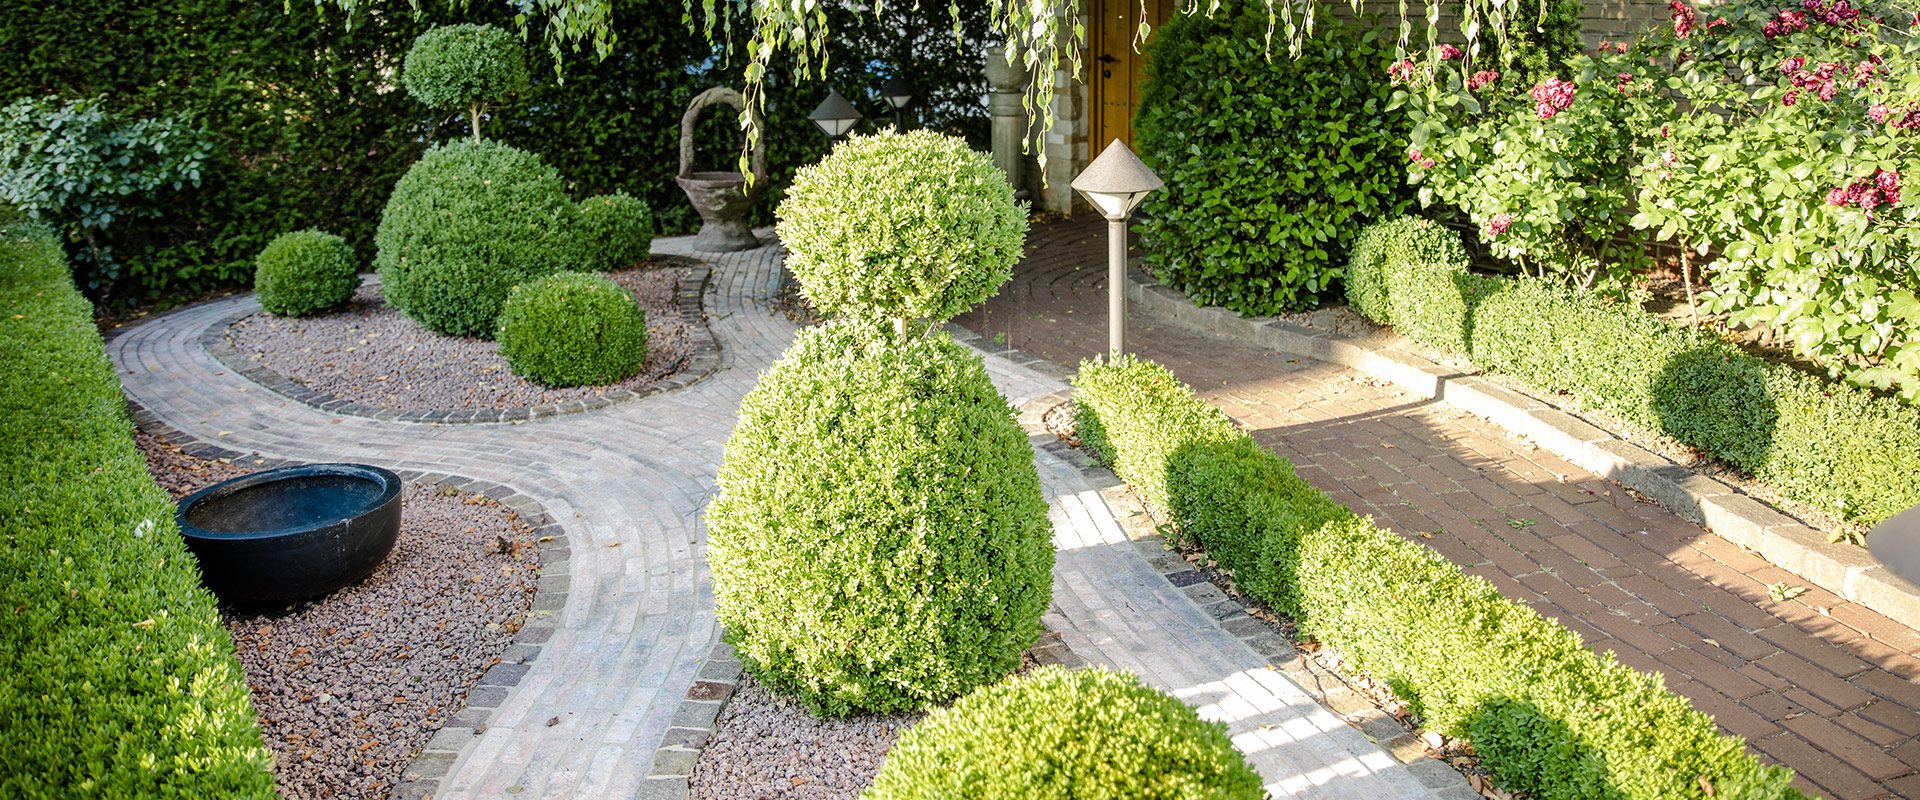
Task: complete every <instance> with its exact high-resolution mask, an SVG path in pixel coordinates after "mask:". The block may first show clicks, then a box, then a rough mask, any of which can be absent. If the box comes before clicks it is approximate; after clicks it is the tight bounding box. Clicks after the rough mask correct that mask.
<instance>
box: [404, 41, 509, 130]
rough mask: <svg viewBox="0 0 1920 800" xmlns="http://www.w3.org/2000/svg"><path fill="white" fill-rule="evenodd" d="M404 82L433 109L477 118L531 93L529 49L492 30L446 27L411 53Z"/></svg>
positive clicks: (414, 43)
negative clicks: (510, 99)
mask: <svg viewBox="0 0 1920 800" xmlns="http://www.w3.org/2000/svg"><path fill="white" fill-rule="evenodd" d="M400 83H401V85H403V86H405V87H407V93H408V94H410V95H413V99H415V100H418V101H420V102H421V103H424V104H426V105H427V106H428V107H431V108H437V109H441V110H445V111H468V112H471V113H478V110H479V108H480V107H483V106H486V105H489V104H491V103H497V102H500V101H501V100H505V99H506V98H507V97H509V96H511V95H516V94H519V93H521V92H524V91H526V90H527V83H528V72H527V53H526V48H525V46H523V45H522V44H521V43H520V37H518V36H515V35H513V34H511V33H508V32H506V31H505V30H502V29H500V28H497V27H494V26H492V25H473V24H466V25H442V26H440V27H437V28H433V29H431V30H429V31H427V32H426V33H423V34H420V36H419V37H418V38H415V39H414V40H413V46H412V47H409V48H407V60H406V65H405V66H404V67H402V68H401V70H400ZM474 130H475V131H478V130H479V128H478V127H477V123H476V127H475V128H474Z"/></svg>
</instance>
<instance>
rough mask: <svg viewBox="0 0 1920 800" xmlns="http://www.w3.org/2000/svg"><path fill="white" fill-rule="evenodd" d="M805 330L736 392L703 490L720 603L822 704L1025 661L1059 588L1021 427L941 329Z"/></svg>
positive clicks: (749, 640)
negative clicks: (735, 419)
mask: <svg viewBox="0 0 1920 800" xmlns="http://www.w3.org/2000/svg"><path fill="white" fill-rule="evenodd" d="M890 336H891V332H890V331H886V330H885V329H883V328H882V327H880V326H879V325H878V324H875V323H866V322H860V321H852V320H847V321H841V322H838V323H835V324H832V325H829V326H826V327H823V328H813V329H809V330H805V331H802V332H801V333H800V334H799V335H798V336H797V337H796V340H795V342H794V345H793V347H792V349H790V350H788V351H787V353H786V355H785V356H783V357H782V358H781V359H780V360H779V361H778V362H776V363H774V365H773V366H772V367H770V368H769V369H768V370H767V372H766V373H765V374H764V375H763V376H762V378H761V379H760V383H759V385H758V386H756V387H755V388H754V389H753V391H751V392H749V393H748V394H747V396H746V398H745V399H744V400H743V401H742V402H741V406H740V412H739V413H740V421H739V423H738V425H736V426H735V428H734V430H733V436H732V437H731V438H730V439H728V440H727V447H726V458H725V460H724V461H723V462H722V464H721V467H720V474H719V479H718V484H719V493H718V495H717V496H716V497H715V498H714V500H713V503H712V504H711V505H710V506H708V508H707V515H706V522H707V560H708V563H709V564H710V565H711V567H712V570H713V583H714V601H715V608H716V613H717V615H718V617H719V619H720V622H721V624H722V625H724V626H725V628H726V638H727V641H728V642H730V643H732V644H733V646H734V649H735V652H737V653H738V654H739V656H740V660H741V661H742V662H743V663H744V665H745V667H746V669H747V670H748V671H749V672H750V673H752V674H753V675H754V676H755V677H757V678H759V679H760V680H761V681H762V682H763V683H765V684H767V685H768V686H769V687H770V688H772V689H774V690H775V691H779V692H783V693H786V694H789V695H793V696H796V697H798V698H799V699H800V700H801V701H802V702H804V703H806V704H807V706H808V707H810V708H812V709H813V710H814V712H815V713H819V714H823V715H827V716H843V715H846V714H848V713H852V712H856V711H873V712H893V711H902V710H907V709H917V708H923V707H925V706H928V705H930V704H934V703H941V702H945V701H947V700H951V699H952V698H954V697H958V696H959V695H961V694H964V693H966V692H967V691H968V690H971V689H973V688H974V687H976V686H980V685H982V684H986V683H991V682H993V681H996V680H998V679H1000V678H1001V677H1002V676H1004V675H1006V674H1007V673H1008V672H1010V671H1012V670H1013V669H1014V668H1015V667H1017V666H1018V665H1019V663H1020V654H1021V652H1022V651H1024V650H1025V649H1026V648H1027V647H1028V646H1030V645H1032V644H1033V642H1034V639H1035V638H1036V637H1038V636H1039V634H1040V615H1041V613H1043V612H1044V611H1045V610H1046V608H1047V604H1048V602H1049V601H1050V600H1051V598H1052V596H1053V590H1052V587H1053V577H1052V572H1053V540H1052V528H1051V525H1050V524H1049V522H1048V520H1047V504H1046V501H1045V500H1044V499H1042V497H1041V494H1040V483H1039V477H1038V475H1037V473H1036V472H1035V471H1034V467H1033V453H1032V450H1031V449H1030V448H1029V446H1028V444H1027V435H1026V433H1025V432H1023V431H1022V430H1021V429H1020V426H1019V425H1018V424H1017V423H1016V422H1015V421H1014V412H1013V409H1012V408H1010V407H1009V406H1008V405H1007V401H1006V399H1005V398H1003V397H1001V396H1000V393H999V392H998V391H997V390H996V389H995V388H994V386H993V383H992V382H991V381H990V380H989V379H988V378H987V372H986V367H985V365H984V364H983V363H982V362H981V361H980V358H979V357H978V356H975V355H973V354H972V353H971V352H970V351H968V350H966V349H965V348H962V347H961V346H959V345H958V344H955V343H954V341H953V340H952V339H951V338H949V337H948V336H947V335H946V334H944V333H935V334H933V335H930V336H925V337H918V336H916V337H911V338H908V339H905V340H903V341H881V340H885V339H888V338H889V337H890Z"/></svg>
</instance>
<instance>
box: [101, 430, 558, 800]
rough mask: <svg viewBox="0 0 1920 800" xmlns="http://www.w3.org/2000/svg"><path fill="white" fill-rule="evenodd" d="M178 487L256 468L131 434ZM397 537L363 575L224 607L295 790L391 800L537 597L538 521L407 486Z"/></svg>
mask: <svg viewBox="0 0 1920 800" xmlns="http://www.w3.org/2000/svg"><path fill="white" fill-rule="evenodd" d="M135 438H136V440H137V441H138V443H139V445H140V447H141V449H142V450H143V451H144V452H145V453H146V454H147V464H148V469H149V470H150V471H152V472H153V474H154V477H155V478H156V480H158V481H159V483H160V485H161V486H163V487H165V488H166V489H167V490H168V491H169V492H172V493H173V495H174V496H175V497H176V498H177V497H181V496H184V495H186V494H187V493H189V492H192V491H194V490H196V489H199V488H201V487H204V486H206V485H208V484H211V483H214V482H217V481H220V480H224V479H226V478H230V477H235V476H238V475H243V474H246V473H248V472H251V471H253V470H254V469H257V468H258V466H257V464H256V463H252V462H243V463H241V464H234V463H228V462H227V461H207V460H204V459H199V458H195V457H194V456H191V455H188V454H186V453H183V452H181V451H180V450H179V449H178V448H176V447H173V446H172V445H169V444H167V443H165V442H163V441H161V440H159V439H156V438H154V437H152V436H149V435H147V434H144V433H141V434H137V435H136V437H135ZM402 502H403V503H404V508H405V512H404V514H403V517H402V520H403V521H402V523H401V530H400V540H399V542H398V543H397V544H396V545H395V546H394V550H393V553H392V554H391V555H389V556H388V557H387V560H386V562H385V563H383V564H381V566H380V567H379V568H378V569H377V570H375V571H374V573H373V574H372V575H370V576H368V577H367V579H366V580H365V581H362V582H361V583H359V584H357V585H354V586H349V587H347V588H344V589H341V590H340V591H337V592H335V593H333V594H331V595H328V596H326V597H323V598H320V599H318V600H312V601H307V602H303V603H297V604H295V605H293V606H290V607H288V608H285V609H281V610H277V611H273V612H270V613H260V612H259V611H258V610H247V611H239V610H235V609H232V608H227V607H222V608H221V610H220V613H221V617H222V618H223V619H224V620H225V621H226V624H227V629H228V631H230V632H231V633H232V634H233V639H234V644H235V645H236V646H237V649H238V652H239V656H240V663H241V666H242V667H243V668H244V669H245V672H246V676H247V685H248V687H249V688H251V689H252V693H253V705H254V710H255V712H256V713H257V714H258V715H259V719H260V724H261V727H262V728H263V730H264V732H265V735H266V741H267V744H268V746H269V747H271V748H273V751H274V760H275V772H276V773H277V775H278V778H279V787H280V793H281V795H282V796H284V797H287V798H293V799H294V800H300V799H302V798H383V797H386V796H388V793H389V792H390V791H391V790H392V788H393V787H394V786H395V785H396V784H398V783H399V782H400V778H401V773H402V772H403V771H404V770H405V769H406V767H407V765H408V764H409V763H411V762H412V761H413V758H414V756H415V755H416V754H418V752H419V751H420V749H421V747H423V746H424V745H425V744H426V743H427V740H428V739H431V738H432V737H433V734H434V732H435V731H437V730H439V729H440V727H441V725H443V724H445V723H446V721H447V719H448V718H449V717H451V716H453V715H454V714H455V713H456V712H458V711H459V710H460V708H461V707H462V706H463V705H464V704H465V700H466V696H467V691H468V690H469V689H471V688H472V687H473V685H474V684H475V683H477V682H478V681H479V680H480V676H481V674H482V673H484V672H485V671H486V670H487V668H488V667H490V666H492V665H493V664H494V663H496V662H498V661H499V660H500V654H501V653H502V652H503V651H505V650H506V649H507V646H508V645H509V644H511V643H512V639H513V634H514V632H516V631H518V630H519V628H520V625H521V624H522V622H523V621H524V620H525V618H526V614H527V610H528V609H529V608H531V607H532V605H533V594H534V587H535V580H536V578H537V577H538V571H537V570H538V568H539V555H538V548H537V547H536V546H535V542H534V538H533V534H532V529H531V528H529V527H528V526H526V525H524V524H522V523H520V522H519V521H518V520H517V519H516V518H515V514H514V512H513V511H511V510H508V509H507V508H505V507H504V506H501V505H499V504H498V503H496V502H494V501H492V500H487V499H485V498H482V497H480V496H477V495H473V494H469V493H464V492H458V491H454V490H451V489H446V488H442V487H436V486H424V485H418V484H408V485H407V486H406V488H405V490H404V492H403V494H402Z"/></svg>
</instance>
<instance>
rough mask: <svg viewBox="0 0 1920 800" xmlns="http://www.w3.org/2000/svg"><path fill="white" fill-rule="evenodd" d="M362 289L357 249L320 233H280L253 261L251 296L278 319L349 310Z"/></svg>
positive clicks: (312, 231) (311, 231)
mask: <svg viewBox="0 0 1920 800" xmlns="http://www.w3.org/2000/svg"><path fill="white" fill-rule="evenodd" d="M358 288H360V261H359V259H356V258H354V257H353V245H350V244H347V240H346V239H342V238H340V237H338V236H335V235H333V234H331V233H327V232H325V231H319V230H304V231H293V232H291V233H283V234H280V235H279V236H278V237H277V238H275V239H274V240H273V241H271V242H268V243H267V248H266V249H265V250H261V251H260V257H259V258H257V259H254V273H253V291H254V294H256V295H259V297H260V307H261V308H263V309H266V312H267V313H269V314H272V315H274V316H279V317H304V316H307V315H309V314H318V313H320V312H322V311H326V310H329V309H333V308H339V307H340V306H343V305H346V303H347V301H349V300H352V299H353V292H354V290H356V289H358Z"/></svg>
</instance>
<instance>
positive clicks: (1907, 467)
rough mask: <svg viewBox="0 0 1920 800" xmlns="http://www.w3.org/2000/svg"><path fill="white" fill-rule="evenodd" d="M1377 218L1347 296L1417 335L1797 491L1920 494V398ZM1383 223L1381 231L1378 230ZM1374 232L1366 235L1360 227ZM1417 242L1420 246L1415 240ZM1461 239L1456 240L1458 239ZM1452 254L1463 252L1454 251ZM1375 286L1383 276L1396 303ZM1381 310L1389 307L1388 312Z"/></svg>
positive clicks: (1852, 498) (1813, 501)
mask: <svg viewBox="0 0 1920 800" xmlns="http://www.w3.org/2000/svg"><path fill="white" fill-rule="evenodd" d="M1415 227H1418V225H1417V223H1409V222H1406V221H1399V220H1396V221H1393V222H1389V223H1383V224H1382V225H1379V226H1374V228H1370V229H1369V232H1368V234H1367V236H1373V237H1377V238H1378V240H1379V242H1380V244H1381V248H1382V251H1383V252H1386V251H1392V252H1394V253H1397V255H1385V256H1382V257H1379V258H1370V259H1367V260H1364V261H1362V260H1355V261H1354V262H1353V263H1352V264H1350V265H1349V271H1350V272H1351V273H1352V274H1353V275H1354V276H1355V278H1354V280H1353V282H1352V284H1351V286H1353V287H1359V288H1358V290H1357V292H1356V291H1355V290H1352V289H1350V290H1349V294H1348V302H1349V303H1351V304H1352V305H1353V307H1354V309H1355V310H1356V311H1359V312H1360V313H1361V314H1362V315H1364V316H1366V317H1367V318H1368V319H1371V320H1373V321H1374V322H1378V323H1380V324H1382V325H1391V326H1393V327H1394V328H1395V329H1397V330H1399V331H1400V332H1401V333H1403V334H1405V335H1406V336H1407V337H1408V338H1411V339H1413V340H1415V341H1419V342H1422V343H1425V344H1428V345H1431V346H1433V347H1438V348H1440V349H1443V350H1449V351H1452V352H1456V353H1462V354H1465V355H1466V356H1467V357H1469V358H1470V359H1472V360H1473V362H1474V363H1475V364H1477V365H1479V366H1480V367H1482V368H1484V369H1488V370H1494V371H1498V372H1505V373H1508V374H1511V375H1513V376H1515V377H1518V378H1520V379H1522V380H1525V381H1527V382H1529V383H1531V384H1533V385H1535V386H1539V387H1542V388H1546V389H1552V390H1555V391H1560V392H1566V393H1568V394H1570V395H1573V396H1574V397H1576V398H1578V399H1579V400H1580V402H1581V403H1583V404H1586V405H1587V406H1590V407H1592V408H1597V409H1600V410H1603V411H1606V412H1608V413H1611V414H1614V415H1617V416H1619V417H1621V418H1623V419H1626V420H1628V421H1630V422H1632V423H1634V424H1636V425H1640V426H1642V427H1645V428H1648V429H1650V430H1655V431H1659V432H1661V433H1663V434H1665V435H1667V436H1671V437H1673V438H1674V439H1677V440H1679V441H1681V442H1684V443H1686V444H1688V445H1692V446H1694V447H1697V448H1700V449H1701V450H1702V451H1705V452H1706V453H1707V454H1709V455H1711V456H1713V457H1715V458H1719V459H1722V460H1724V461H1726V462H1727V463H1729V464H1732V465H1734V466H1736V467H1738V468H1740V469H1741V470H1743V471H1745V472H1747V473H1748V474H1750V475H1753V476H1754V477H1756V478H1759V479H1760V480H1762V481H1765V482H1767V483H1768V484H1771V485H1773V486H1774V487H1776V488H1778V489H1779V490H1780V491H1781V492H1782V493H1784V494H1786V495H1787V496H1788V497H1791V498H1793V499H1795V500H1799V501H1801V502H1804V503H1807V504H1809V505H1813V506H1816V507H1819V508H1821V509H1824V510H1826V511H1828V512H1831V513H1833V514H1836V515H1838V516H1840V517H1842V518H1845V519H1848V520H1852V521H1856V522H1860V523H1863V524H1873V523H1877V522H1879V521H1881V520H1884V519H1886V518H1887V517H1890V516H1892V515H1894V514H1897V513H1899V512H1900V511H1902V510H1905V509H1907V508H1909V507H1911V506H1914V505H1916V504H1920V484H1917V483H1915V482H1914V481H1913V480H1912V476H1913V475H1915V474H1920V409H1916V408H1913V407H1911V406H1908V405H1905V404H1903V403H1901V402H1899V401H1897V400H1893V399H1890V398H1885V397H1880V396H1876V395H1874V394H1872V393H1870V392H1868V391H1865V390H1862V389H1857V388H1854V387H1851V386H1847V385H1844V384H1841V383H1836V382H1830V381H1825V380H1821V379H1820V378H1818V377H1815V376H1812V375H1808V374H1806V373H1804V372H1801V371H1799V370H1795V369H1793V368H1791V367H1787V366H1783V365H1779V364H1774V363H1771V362H1768V361H1765V360H1763V359H1760V358H1758V357H1755V356H1753V355H1749V354H1747V353H1746V352H1744V351H1742V350H1740V349H1739V348H1737V347H1735V346H1733V345H1729V344H1726V343H1724V342H1721V341H1719V340H1718V339H1716V338H1714V337H1713V336H1711V335H1709V334H1707V333H1705V332H1701V331H1697V330H1693V329H1690V328H1686V327H1682V326H1678V325H1674V324H1671V323H1668V322H1666V321H1664V320H1661V319H1660V318H1658V317H1655V316H1653V315H1652V314H1649V313H1647V312H1646V311H1644V310H1641V309H1639V308H1636V307H1633V306H1628V305H1622V304H1619V303H1614V302H1611V301H1607V300H1604V299H1601V298H1598V297H1595V296H1593V295H1592V294H1582V293H1576V292H1572V291H1568V290H1565V289H1561V288H1557V287H1554V286H1550V285H1548V284H1546V283H1544V282H1542V281H1535V280H1524V279H1513V278H1504V277H1494V276H1485V275H1476V274H1473V273H1472V272H1469V271H1468V270H1467V268H1466V261H1465V259H1455V258H1454V257H1453V256H1452V255H1447V256H1446V257H1444V258H1439V257H1434V256H1433V255H1431V254H1432V253H1435V252H1440V251H1437V250H1434V249H1433V245H1432V243H1431V241H1428V240H1430V239H1432V238H1433V237H1453V238H1457V236H1456V234H1453V233H1452V232H1450V231H1445V230H1444V229H1441V228H1439V227H1438V226H1433V227H1431V228H1427V229H1424V230H1425V231H1426V232H1425V233H1423V234H1422V235H1421V236H1418V237H1402V236H1399V235H1398V234H1396V233H1395V231H1406V230H1411V229H1413V228H1415ZM1376 229H1377V230H1376ZM1363 238H1365V237H1363ZM1416 242H1425V243H1424V244H1419V245H1418V248H1414V249H1410V248H1409V246H1410V245H1412V244H1414V243H1416ZM1455 244H1456V246H1457V242H1456V243H1455ZM1445 252H1446V253H1448V254H1452V253H1454V252H1455V251H1454V250H1453V249H1451V248H1445ZM1369 287H1385V294H1386V302H1385V303H1382V302H1380V300H1379V298H1378V296H1377V293H1375V292H1374V290H1373V289H1371V288H1369ZM1383 309H1384V311H1383Z"/></svg>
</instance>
